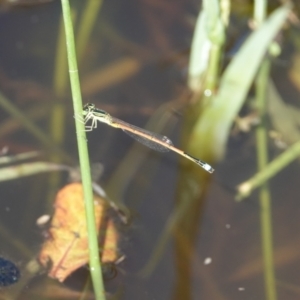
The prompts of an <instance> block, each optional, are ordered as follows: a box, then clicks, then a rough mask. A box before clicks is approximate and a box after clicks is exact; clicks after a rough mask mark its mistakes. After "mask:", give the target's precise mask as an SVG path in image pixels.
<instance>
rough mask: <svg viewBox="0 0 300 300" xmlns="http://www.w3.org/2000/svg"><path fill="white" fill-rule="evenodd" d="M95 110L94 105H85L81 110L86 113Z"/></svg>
mask: <svg viewBox="0 0 300 300" xmlns="http://www.w3.org/2000/svg"><path fill="white" fill-rule="evenodd" d="M94 109H95V104H93V103H87V104H85V105H84V106H83V110H84V111H86V112H88V111H93V110H94Z"/></svg>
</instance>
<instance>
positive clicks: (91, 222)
mask: <svg viewBox="0 0 300 300" xmlns="http://www.w3.org/2000/svg"><path fill="white" fill-rule="evenodd" d="M61 3H62V10H63V18H64V24H65V33H66V44H67V55H68V63H69V73H70V81H71V89H72V98H73V106H74V112H75V116H76V115H82V99H81V92H80V85H79V76H78V69H77V61H76V53H75V43H74V33H73V27H72V18H71V12H70V5H69V0H61ZM75 125H76V132H77V143H78V151H79V160H80V169H81V175H82V184H83V192H84V200H85V210H86V221H87V229H88V239H89V256H90V272H91V276H92V281H93V286H94V291H95V295H96V299H97V300H103V299H105V291H104V284H103V278H102V273H101V265H100V259H99V249H98V239H97V229H96V222H95V213H94V202H93V193H92V183H91V172H90V165H89V157H88V149H87V143H86V137H85V131H84V124H82V122H80V121H79V120H77V119H76V118H75Z"/></svg>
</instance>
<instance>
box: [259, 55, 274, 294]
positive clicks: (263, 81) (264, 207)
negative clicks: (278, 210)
mask: <svg viewBox="0 0 300 300" xmlns="http://www.w3.org/2000/svg"><path fill="white" fill-rule="evenodd" d="M269 73H270V61H269V60H268V59H265V60H264V61H263V64H262V66H261V69H260V71H259V74H258V77H257V81H256V104H257V109H258V112H259V115H260V118H261V124H260V126H258V127H257V129H256V145H257V166H258V170H259V171H261V170H263V169H264V168H265V167H266V165H267V164H268V147H267V132H266V126H265V125H266V124H265V112H266V101H265V99H266V97H265V94H266V89H267V84H268V78H269ZM259 201H260V222H261V240H262V252H263V262H264V279H265V293H266V299H267V300H276V299H277V296H276V286H275V274H274V264H273V238H272V211H271V196H270V190H269V186H268V183H264V184H263V185H262V186H261V188H260V191H259Z"/></svg>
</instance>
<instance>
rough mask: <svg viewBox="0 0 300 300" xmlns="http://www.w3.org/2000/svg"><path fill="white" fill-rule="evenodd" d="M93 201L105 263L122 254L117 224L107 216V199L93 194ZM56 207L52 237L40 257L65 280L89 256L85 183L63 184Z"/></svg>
mask: <svg viewBox="0 0 300 300" xmlns="http://www.w3.org/2000/svg"><path fill="white" fill-rule="evenodd" d="M94 203H95V219H96V226H97V229H98V233H99V231H100V238H99V240H100V242H101V246H102V251H101V260H102V262H103V263H111V262H115V261H116V260H117V259H118V258H119V253H118V249H117V246H118V238H119V235H118V232H117V229H116V226H115V224H114V222H113V221H112V219H110V218H108V217H107V208H108V205H107V203H106V202H105V201H104V200H102V199H101V198H99V197H95V198H94ZM54 207H55V212H54V215H53V219H52V222H51V227H50V230H49V238H48V240H46V241H45V243H44V245H43V247H42V249H41V251H40V255H39V261H40V262H41V264H42V265H43V266H45V267H48V266H49V265H50V269H49V271H48V275H49V276H50V277H52V278H56V279H58V280H59V281H64V280H65V278H66V277H68V276H69V275H70V274H71V273H72V272H73V271H75V270H77V269H78V268H80V267H82V266H84V265H85V264H87V263H88V260H89V251H88V237H87V227H86V220H85V209H84V201H83V189H82V185H81V184H80V183H72V184H69V185H67V186H65V187H64V188H62V189H61V190H60V191H59V192H58V194H57V196H56V200H55V204H54ZM102 229H103V230H104V231H103V232H102V231H101V230H102Z"/></svg>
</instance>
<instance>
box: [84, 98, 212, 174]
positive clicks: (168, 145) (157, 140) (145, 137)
mask: <svg viewBox="0 0 300 300" xmlns="http://www.w3.org/2000/svg"><path fill="white" fill-rule="evenodd" d="M82 113H83V116H84V124H85V128H86V131H91V130H93V129H94V128H97V122H98V121H99V122H102V123H106V124H107V125H109V126H112V127H115V128H120V129H122V130H123V131H124V132H125V133H127V134H128V135H130V136H131V137H132V138H134V139H135V140H137V141H138V142H140V143H142V144H143V145H145V146H147V147H149V148H151V149H154V150H156V151H160V152H167V151H169V150H171V151H174V152H176V153H178V154H179V155H182V156H184V157H185V158H187V159H189V160H191V161H193V162H194V163H196V164H197V165H199V166H200V167H202V168H203V169H204V170H206V171H208V172H209V173H212V172H213V171H214V169H213V168H212V167H211V166H210V165H209V164H208V163H206V162H204V161H202V160H200V159H198V158H195V157H193V156H191V155H189V154H187V153H186V152H184V151H182V150H180V149H178V148H176V147H174V145H173V143H172V141H171V140H170V139H169V138H168V137H166V136H163V135H160V134H158V133H154V132H151V131H148V130H145V129H143V128H139V127H137V126H134V125H131V124H129V123H126V122H124V121H122V120H119V119H117V118H114V117H112V116H111V115H110V114H109V113H107V112H106V111H104V110H101V109H98V108H96V107H95V105H94V104H92V103H88V104H86V105H85V106H84V107H83V112H82ZM89 120H91V122H92V123H91V125H86V124H87V122H88V121H89Z"/></svg>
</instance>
